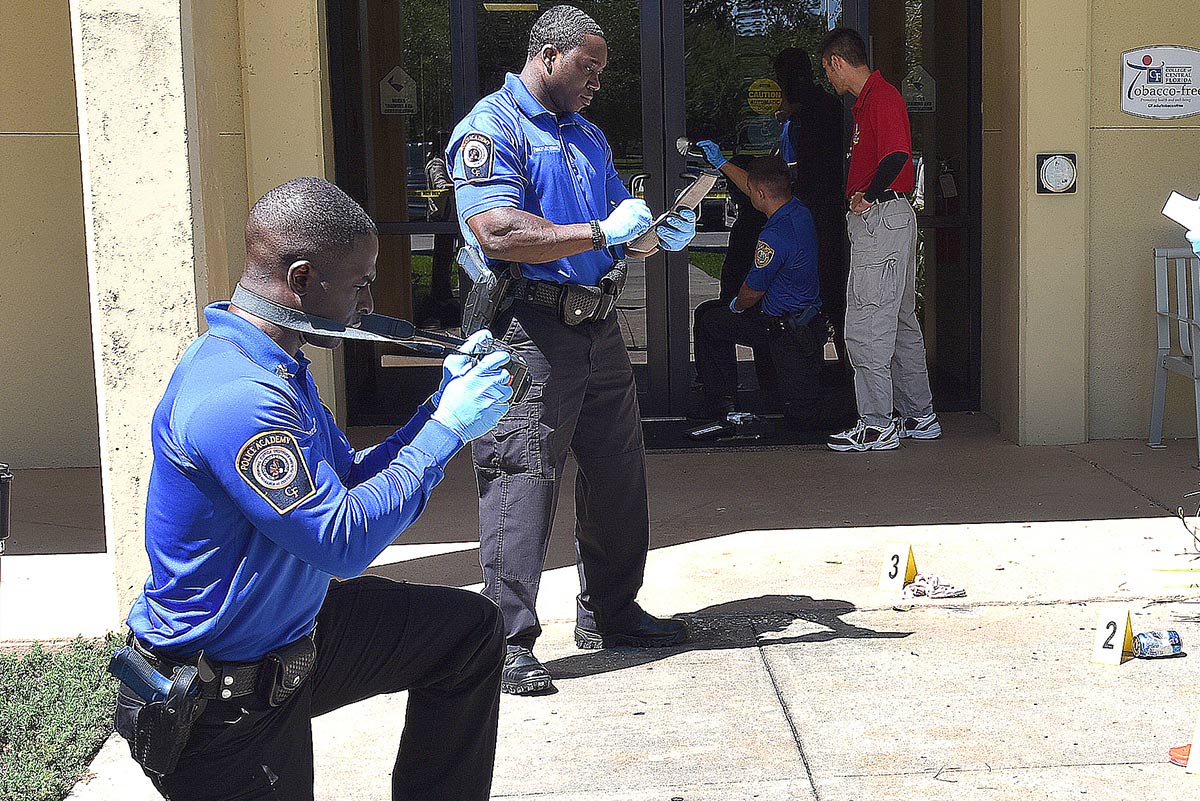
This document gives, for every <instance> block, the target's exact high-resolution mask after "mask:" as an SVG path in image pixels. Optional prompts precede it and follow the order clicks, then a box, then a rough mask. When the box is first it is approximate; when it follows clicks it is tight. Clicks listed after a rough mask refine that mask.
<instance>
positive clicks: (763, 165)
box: [693, 139, 828, 428]
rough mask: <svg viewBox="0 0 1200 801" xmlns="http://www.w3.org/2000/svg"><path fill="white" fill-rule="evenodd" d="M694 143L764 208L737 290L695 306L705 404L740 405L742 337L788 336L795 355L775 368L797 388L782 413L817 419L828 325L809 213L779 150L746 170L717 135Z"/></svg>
mask: <svg viewBox="0 0 1200 801" xmlns="http://www.w3.org/2000/svg"><path fill="white" fill-rule="evenodd" d="M697 145H698V146H699V147H700V148H701V149H703V150H704V154H705V157H706V158H708V160H709V163H711V164H712V165H713V166H715V167H716V168H717V169H719V170H721V172H722V173H724V175H725V176H726V177H727V178H728V179H729V180H730V181H732V182H733V184H734V185H735V186H737V187H738V188H739V189H741V190H742V191H743V192H745V193H746V194H747V195H749V196H750V200H751V202H752V203H754V207H755V208H756V209H758V210H759V211H761V212H762V213H763V214H765V215H767V223H766V225H765V226H763V229H762V232H761V233H759V235H758V244H757V245H756V246H755V249H754V266H753V267H752V269H751V270H750V273H749V275H747V276H746V280H745V283H743V284H742V287H741V289H740V290H739V291H738V294H737V297H735V298H733V299H732V300H731V301H730V302H729V303H726V302H725V301H724V300H720V299H718V300H710V301H706V302H704V303H701V304H700V305H699V306H697V307H696V312H695V324H694V326H693V336H694V337H695V346H696V347H695V354H696V377H697V379H698V380H699V382H700V385H701V387H702V388H703V392H704V399H705V404H706V406H707V411H708V413H709V415H710V416H712V417H722V416H724V415H725V414H727V413H728V412H731V411H733V410H734V409H735V408H736V400H737V345H739V344H740V345H748V346H750V347H755V348H757V347H769V346H770V345H771V344H772V342H773V340H776V339H777V338H778V337H781V336H783V337H788V339H789V341H790V343H791V344H792V345H793V347H791V348H787V349H786V350H784V351H783V352H786V353H791V354H793V355H795V356H796V358H794V359H788V360H787V362H788V363H787V364H786V365H784V366H782V367H778V368H777V369H779V370H780V372H787V373H788V374H787V375H780V376H779V378H780V382H781V383H782V384H783V385H784V386H787V387H790V388H792V390H793V391H792V392H790V393H789V398H788V405H787V406H785V414H786V417H787V418H788V419H789V420H790V421H791V422H794V423H795V424H797V425H799V426H801V427H806V428H808V427H812V425H813V423H814V418H815V415H816V412H817V403H818V398H819V395H820V392H819V389H820V385H819V381H820V369H821V348H822V346H823V345H824V343H825V334H826V331H827V328H828V323H827V322H826V320H825V315H824V314H822V313H821V291H820V281H819V280H818V277H817V230H816V226H815V225H814V223H813V218H812V214H810V213H809V211H808V208H807V207H806V206H805V205H804V204H803V203H801V202H800V201H799V200H797V199H796V198H795V197H793V195H792V185H791V174H790V172H789V170H788V166H787V163H786V162H785V161H784V160H783V159H782V158H780V157H779V156H766V157H763V158H757V159H755V160H754V161H752V162H750V167H749V169H748V170H743V169H741V168H740V167H738V166H736V165H734V164H731V163H729V162H728V161H726V159H725V157H724V156H723V155H722V154H721V149H720V147H719V146H718V145H717V144H716V143H715V142H713V141H711V140H708V139H704V140H701V141H700V142H698V143H697ZM777 347H778V346H777ZM797 351H798V352H797Z"/></svg>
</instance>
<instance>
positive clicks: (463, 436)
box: [433, 350, 513, 445]
mask: <svg viewBox="0 0 1200 801" xmlns="http://www.w3.org/2000/svg"><path fill="white" fill-rule="evenodd" d="M507 361H508V354H507V353H506V352H504V351H502V350H497V351H493V352H492V353H489V354H488V355H486V356H484V357H483V358H482V359H480V360H479V363H478V364H474V365H472V366H471V368H470V369H469V370H467V372H466V373H464V374H463V375H460V376H455V377H454V378H451V379H450V381H449V383H447V384H446V388H445V389H444V390H442V398H441V402H440V403H438V407H437V408H436V409H435V410H434V412H433V419H434V420H437V421H438V422H439V423H441V424H442V425H444V426H445V427H446V428H448V429H450V431H451V432H452V433H453V434H454V436H456V437H458V438H459V439H460V440H462V442H463V444H464V445H465V444H466V443H468V442H470V441H471V440H473V439H478V438H479V437H482V436H483V435H484V434H486V433H487V432H489V431H491V430H492V429H493V428H494V427H495V426H496V423H498V422H500V418H501V417H503V416H504V413H505V412H507V411H508V405H509V401H511V400H512V394H513V390H512V387H511V386H509V381H511V380H512V377H511V376H510V375H509V374H508V371H507V370H505V369H503V367H504V364H505V362H507Z"/></svg>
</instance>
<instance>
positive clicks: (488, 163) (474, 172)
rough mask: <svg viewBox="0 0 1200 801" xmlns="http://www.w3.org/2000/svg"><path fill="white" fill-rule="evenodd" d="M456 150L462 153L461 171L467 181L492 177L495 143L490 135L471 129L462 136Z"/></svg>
mask: <svg viewBox="0 0 1200 801" xmlns="http://www.w3.org/2000/svg"><path fill="white" fill-rule="evenodd" d="M458 152H459V153H461V154H462V163H463V173H464V175H465V176H466V179H467V180H468V181H482V180H485V179H487V178H491V177H492V167H493V165H494V164H495V161H496V144H495V143H494V142H493V141H492V137H490V136H488V135H487V134H485V133H480V132H479V131H471V132H470V133H469V134H467V135H466V136H464V137H463V140H462V144H461V145H459V148H458Z"/></svg>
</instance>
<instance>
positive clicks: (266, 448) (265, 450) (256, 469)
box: [237, 431, 316, 514]
mask: <svg viewBox="0 0 1200 801" xmlns="http://www.w3.org/2000/svg"><path fill="white" fill-rule="evenodd" d="M237 471H238V475H240V476H241V477H242V479H243V480H244V481H245V482H246V483H247V484H249V485H250V488H251V489H252V490H254V491H255V492H257V493H258V494H259V495H261V496H262V498H263V500H264V501H266V502H267V503H269V504H271V506H272V508H274V509H275V511H276V512H279V514H284V513H286V512H290V511H291V510H292V509H295V508H296V507H297V506H298V505H299V504H300V503H301V502H302V501H305V500H307V499H309V498H311V497H312V496H313V494H314V493H315V492H316V488H315V487H314V486H313V480H312V475H311V474H310V473H309V472H308V465H307V464H305V462H304V456H303V454H301V452H300V443H299V442H297V441H296V438H295V437H294V436H292V435H291V434H289V433H288V432H286V431H266V432H264V433H262V434H256V435H255V436H253V437H251V438H250V439H249V440H247V441H246V444H245V445H243V446H242V449H241V450H240V451H239V452H238V455H237Z"/></svg>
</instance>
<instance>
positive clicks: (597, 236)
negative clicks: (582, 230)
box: [588, 220, 604, 250]
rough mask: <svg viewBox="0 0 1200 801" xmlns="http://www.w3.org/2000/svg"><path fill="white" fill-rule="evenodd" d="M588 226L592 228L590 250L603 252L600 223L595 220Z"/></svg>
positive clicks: (602, 235) (602, 234) (602, 233)
mask: <svg viewBox="0 0 1200 801" xmlns="http://www.w3.org/2000/svg"><path fill="white" fill-rule="evenodd" d="M588 225H590V226H591V228H592V250H603V249H604V231H602V230H600V223H599V222H598V221H597V220H592V221H590V222H589V223H588Z"/></svg>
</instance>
